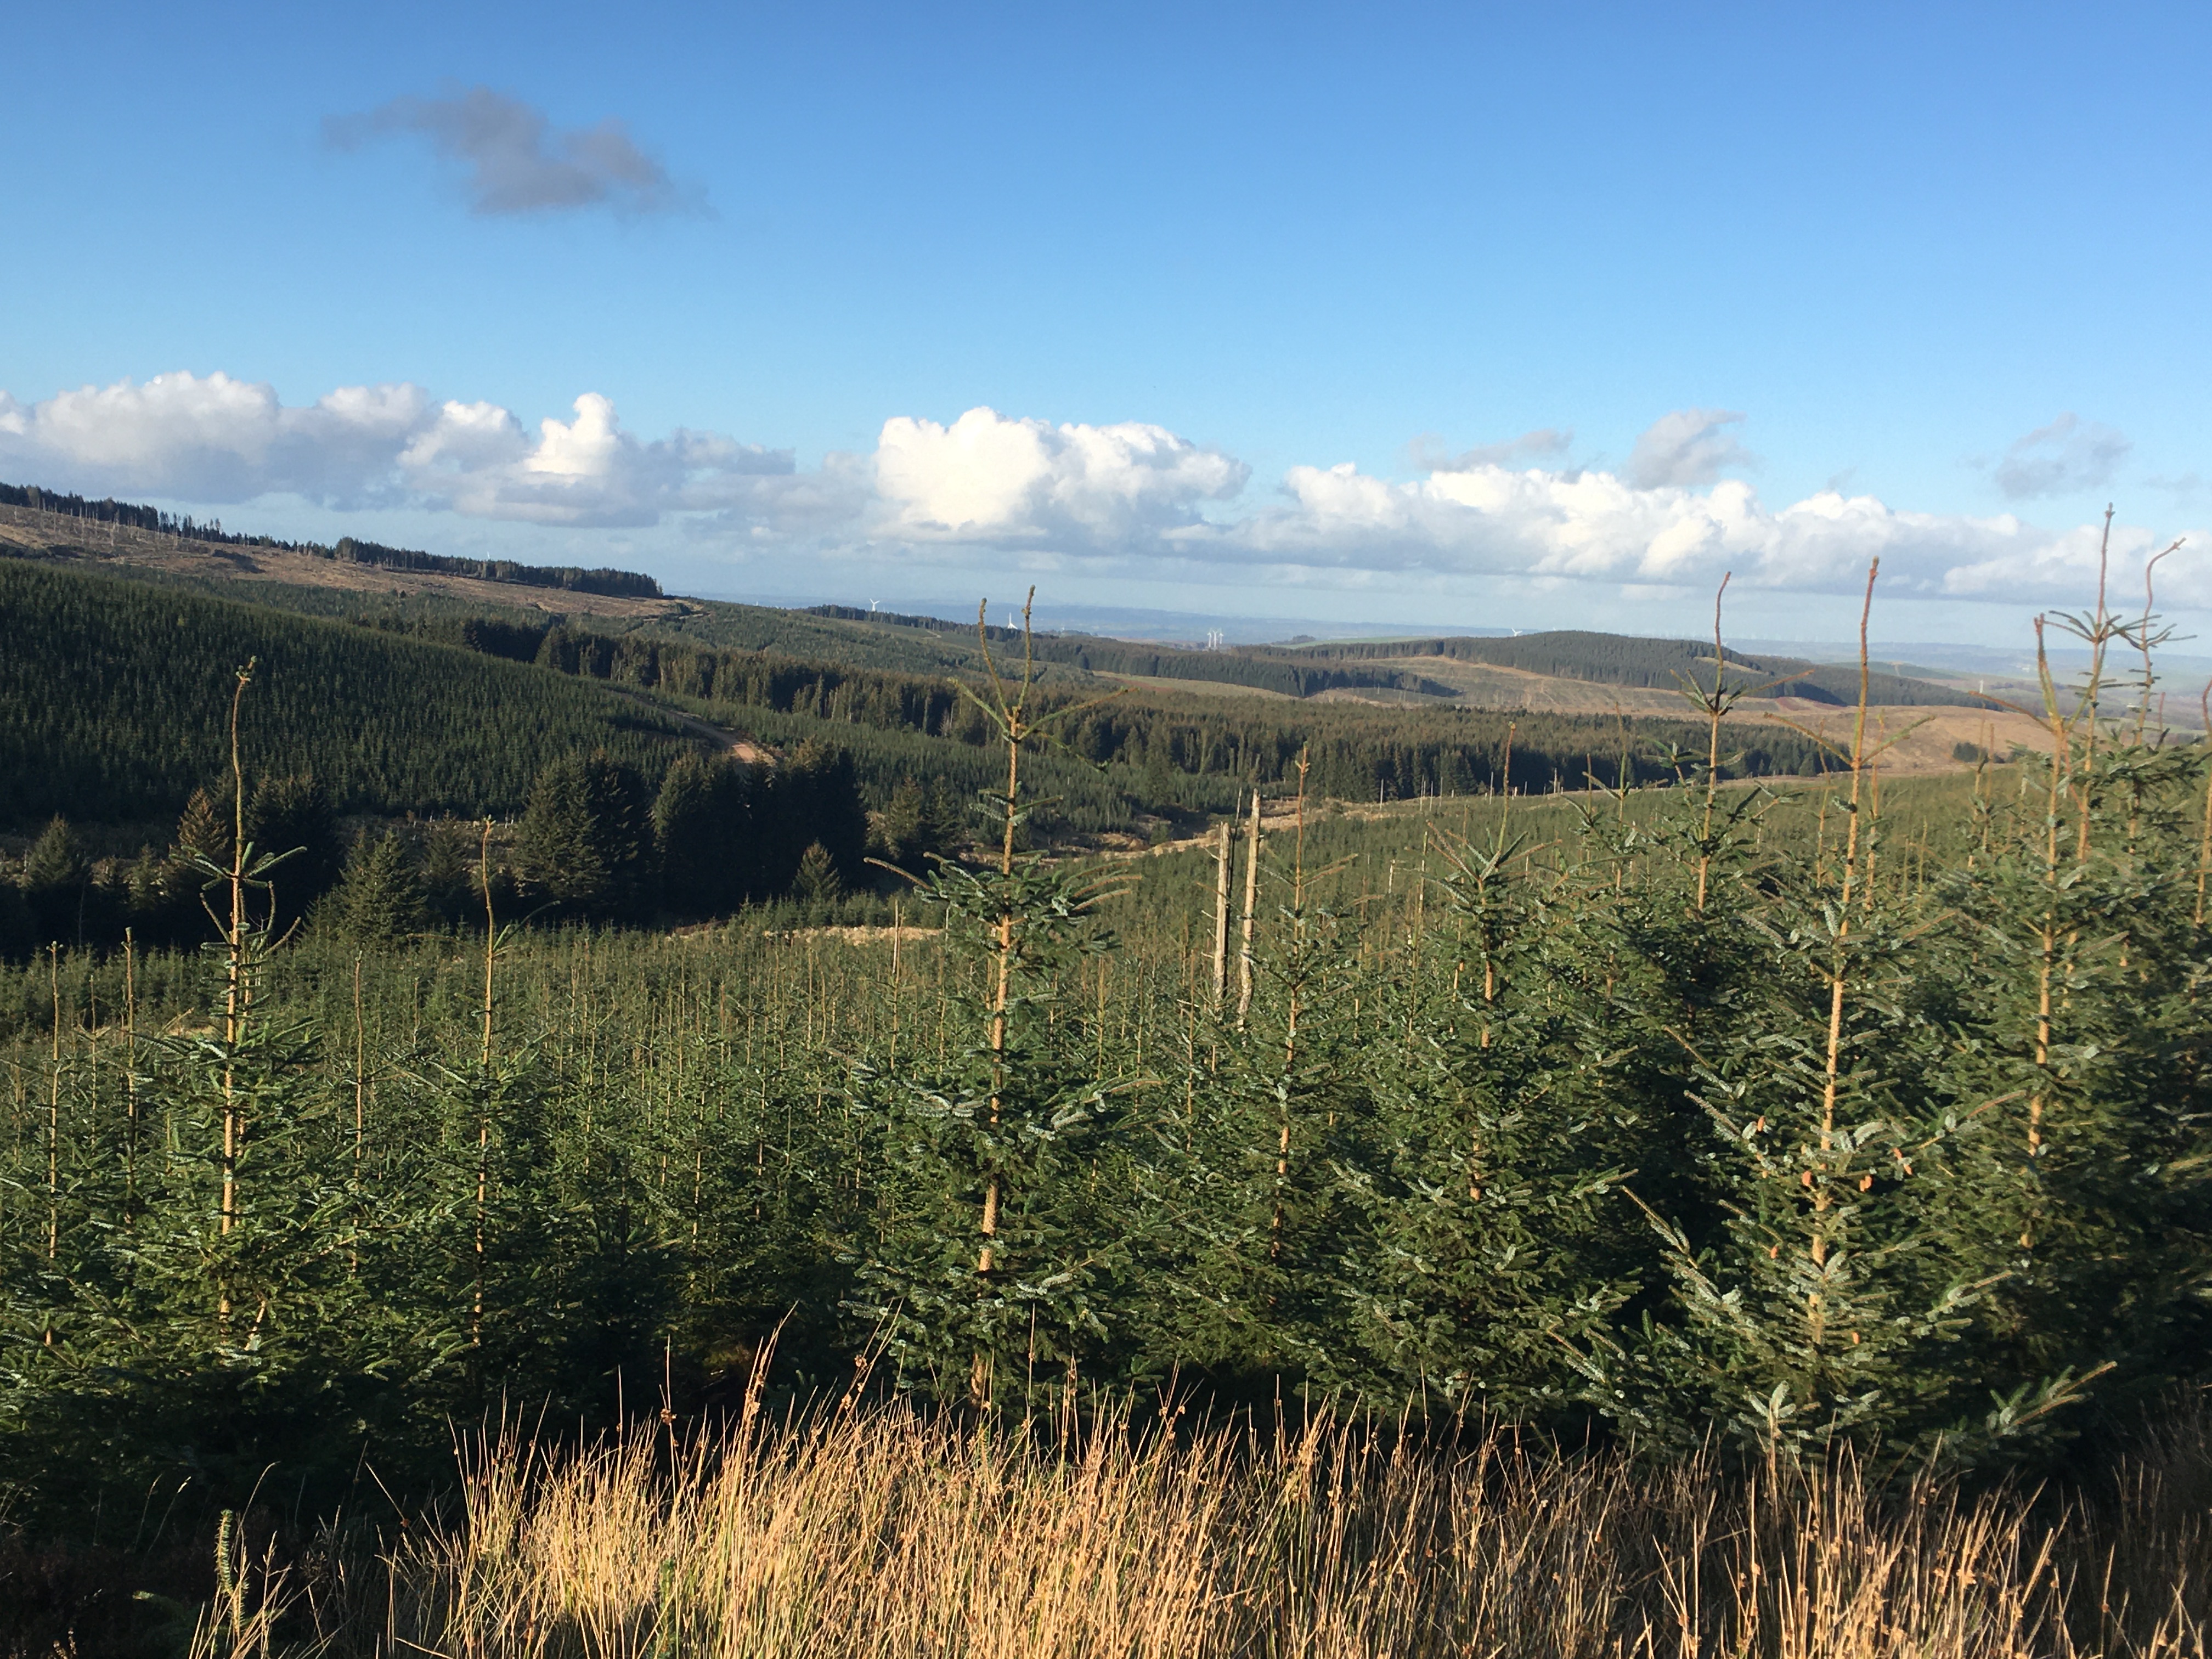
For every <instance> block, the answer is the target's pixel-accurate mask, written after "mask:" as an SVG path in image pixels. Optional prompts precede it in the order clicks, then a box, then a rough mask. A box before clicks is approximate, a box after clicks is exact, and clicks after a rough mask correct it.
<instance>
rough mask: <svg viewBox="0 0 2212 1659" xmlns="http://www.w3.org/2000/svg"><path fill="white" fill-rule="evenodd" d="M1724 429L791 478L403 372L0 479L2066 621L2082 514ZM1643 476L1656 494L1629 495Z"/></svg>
mask: <svg viewBox="0 0 2212 1659" xmlns="http://www.w3.org/2000/svg"><path fill="white" fill-rule="evenodd" d="M1740 419H1741V416H1736V415H1734V414H1732V413H1729V411H1725V410H1723V411H1705V410H1682V411H1678V412H1677V413H1676V414H1674V415H1671V416H1667V417H1665V418H1664V419H1662V420H1661V421H1660V422H1656V423H1655V424H1654V426H1653V427H1652V428H1650V431H1648V432H1647V433H1646V434H1645V435H1644V439H1643V440H1642V441H1639V443H1638V452H1639V453H1640V454H1641V455H1642V459H1641V460H1640V461H1638V460H1636V459H1632V461H1631V463H1630V465H1627V466H1625V467H1623V468H1621V469H1620V470H1619V471H1605V470H1601V469H1598V468H1576V467H1571V466H1569V465H1565V464H1564V452H1565V449H1566V448H1567V447H1568V441H1567V440H1566V439H1565V437H1564V436H1561V435H1558V434H1554V433H1552V432H1549V431H1545V432H1539V433H1533V434H1529V435H1525V436H1523V437H1522V438H1519V439H1516V440H1513V441H1510V442H1509V443H1506V444H1501V445H1493V446H1486V447H1478V448H1475V449H1473V450H1469V451H1468V452H1466V453H1462V454H1460V455H1458V456H1455V457H1450V458H1447V459H1431V460H1429V462H1428V464H1427V467H1426V470H1425V472H1424V473H1423V474H1422V475H1421V476H1418V477H1412V478H1407V479H1397V478H1387V477H1376V476H1375V475H1372V474H1370V473H1366V472H1363V471H1360V470H1359V469H1358V467H1357V466H1355V465H1352V464H1350V463H1346V464H1343V465H1335V466H1315V465H1297V466H1292V467H1291V468H1290V469H1289V470H1288V471H1286V472H1285V474H1284V475H1283V477H1282V479H1281V482H1280V489H1279V491H1278V492H1277V493H1275V494H1274V495H1272V496H1271V497H1266V498H1262V499H1261V500H1260V501H1256V502H1255V501H1249V500H1248V499H1246V498H1245V490H1246V488H1247V485H1248V484H1249V481H1250V469H1249V467H1248V466H1247V465H1245V464H1244V463H1243V461H1241V460H1238V459H1236V458H1235V457H1233V456H1230V455H1225V454H1223V453H1220V452H1218V451H1217V450H1213V449H1210V448H1206V447H1203V446H1201V445H1200V444H1197V443H1194V442H1193V441H1190V440H1189V439H1188V438H1186V437H1183V436H1182V435H1179V434H1177V433H1175V432H1173V431H1171V430H1170V429H1168V428H1165V427H1161V426H1156V425H1152V424H1149V423H1146V422H1135V421H1129V422H1115V423H1111V424H1101V425H1088V424H1084V423H1080V422H1066V423H1060V424H1055V423H1054V422H1048V421H1045V420H1040V419H1036V418H1029V417H1021V416H1007V415H1001V414H1000V413H998V412H997V411H996V410H991V409H987V408H977V409H971V410H968V411H967V412H966V413H965V414H963V415H961V416H958V417H957V419H954V420H952V421H951V422H949V423H940V422H938V421H936V420H932V419H927V418H922V417H919V416H895V417H893V418H891V419H890V420H887V421H885V422H884V424H883V427H882V428H881V431H880V433H879V435H878V439H877V442H876V445H875V447H874V449H873V451H872V453H865V454H842V453H832V454H830V455H829V456H827V457H825V458H824V459H823V461H822V463H821V464H820V465H818V466H815V467H811V468H809V469H807V470H805V471H800V470H799V469H798V468H797V467H796V466H795V465H793V456H792V453H791V452H790V451H788V450H769V449H765V448H763V447H759V446H757V445H751V444H744V443H740V442H738V441H736V440H735V439H732V438H729V437H726V436H723V435H719V434H715V433H711V432H698V431H687V430H681V429H679V430H678V431H676V432H673V433H671V434H670V435H667V436H665V437H659V438H645V437H640V436H639V435H636V434H634V433H632V432H630V431H629V430H628V429H627V428H625V427H624V426H623V423H622V421H621V419H620V417H619V416H618V414H617V410H616V408H615V405H614V404H613V403H612V402H611V400H609V399H608V398H605V397H604V396H601V395H599V394H598V393H596V392H586V393H585V394H584V395H583V396H581V397H580V398H576V399H575V400H574V405H573V406H572V408H571V409H570V410H567V411H565V412H563V413H562V414H561V415H558V416H551V417H548V418H545V419H543V420H540V421H538V422H536V423H535V424H534V425H532V424H527V423H526V422H524V421H523V420H522V419H520V417H518V416H516V415H515V414H514V413H513V411H512V410H508V409H507V408H505V407H503V406H501V404H495V403H489V402H464V401H460V400H457V399H441V398H435V397H433V396H432V395H431V394H430V393H429V392H427V391H425V390H424V389H422V387H419V386H411V385H407V384H404V383H403V384H397V385H387V386H348V387H341V388H339V389H338V390H337V391H335V392H331V393H329V394H328V395H327V396H325V397H323V398H318V399H317V400H316V401H315V402H313V403H312V404H298V405H292V404H284V403H283V402H282V401H281V400H280V399H279V398H278V397H277V395H276V392H275V390H274V389H273V388H271V387H270V386H266V385H263V384H259V383H257V382H251V381H244V380H233V379H231V378H230V377H228V376H227V375H224V374H210V375H207V376H204V377H201V376H196V375H193V374H164V375H159V376H156V377H155V378H154V379H153V380H148V381H145V382H144V383H143V384H140V383H137V382H134V381H131V380H122V381H118V382H117V383H116V384H114V385H112V386H97V387H95V386H87V387H84V388H82V389H81V390H78V391H74V392H64V393H62V394H60V395H58V396H57V397H53V398H48V399H46V400H45V401H44V402H40V403H33V404H25V403H21V402H18V401H17V400H15V398H10V397H9V396H8V395H7V394H6V393H5V392H0V477H4V478H7V479H9V481H10V482H20V483H41V484H46V485H49V486H52V487H53V488H57V489H81V490H84V491H87V492H88V493H91V494H94V495H108V494H113V495H122V496H125V497H131V496H137V497H144V496H154V497H157V498H161V499H164V500H170V501H190V502H194V503H202V502H205V503H218V502H219V503H226V504H227V503H234V502H240V501H251V500H252V499H253V498H254V497H256V496H258V495H270V494H290V495H298V496H301V497H304V498H305V499H307V500H308V501H314V502H317V503H319V504H321V505H323V506H325V507H331V508H336V509H339V510H348V509H355V508H365V507H368V508H374V507H411V508H415V509H418V510H420V509H424V508H428V509H435V510H445V511H449V512H453V513H459V514H465V515H467V516H469V517H472V518H477V519H489V520H510V521H515V522H519V523H523V524H532V525H542V526H556V527H580V528H589V527H593V526H602V527H621V526H650V525H653V524H654V523H657V522H659V521H662V520H668V519H671V518H673V519H676V520H679V521H680V522H681V524H682V525H683V526H684V530H685V532H686V533H687V535H688V536H689V537H690V538H692V539H693V540H694V541H695V542H696V543H697V544H700V545H701V546H702V547H707V546H713V547H720V548H722V549H724V550H738V551H744V552H749V553H750V552H757V553H760V554H762V555H764V556H785V557H789V556H806V557H813V558H833V559H835V558H851V559H854V560H859V561H864V562H865V561H868V560H881V559H885V558H927V559H930V560H933V561H936V562H944V563H948V564H969V565H974V564H981V563H986V562H988V563H996V564H1004V563H1005V562H1008V561H1012V562H1017V563H1021V564H1026V565H1030V566H1050V565H1054V564H1057V565H1060V566H1061V567H1063V568H1081V569H1084V570H1086V571H1089V572H1091V573H1092V574H1132V575H1139V574H1140V575H1143V576H1146V577H1147V578H1150V579H1154V580H1186V579H1189V580H1208V581H1215V582H1219V581H1224V580H1232V581H1234V580H1242V581H1253V580H1280V581H1290V582H1304V583H1308V584H1314V585H1336V586H1352V585H1375V584H1392V583H1398V584H1402V585H1405V586H1412V587H1418V588H1421V589H1423V590H1433V589H1437V588H1439V587H1441V588H1443V589H1444V590H1449V588H1451V586H1453V585H1454V584H1478V583H1483V582H1488V581H1493V580H1498V579H1510V580H1519V581H1522V582H1535V583H1540V584H1544V585H1571V584H1587V585H1589V586H1591V587H1592V589H1593V591H1595V590H1597V589H1605V590H1609V591H1611V592H1624V591H1635V592H1672V593H1686V592H1692V591H1697V590H1707V591H1709V590H1710V587H1711V584H1712V583H1713V582H1715V581H1717V580H1718V579H1719V576H1720V574H1721V573H1722V572H1723V571H1732V572H1734V573H1735V578H1736V580H1737V581H1738V582H1739V583H1740V584H1742V585H1746V586H1760V587H1765V588H1769V589H1773V590H1781V591H1801V592H1853V591H1856V589H1857V586H1858V584H1859V583H1860V582H1861V581H1862V580H1863V579H1864V575H1865V571H1866V567H1867V562H1868V561H1869V559H1871V558H1874V557H1876V556H1879V557H1880V558H1881V562H1882V570H1883V573H1884V580H1885V586H1887V587H1889V588H1890V589H1891V590H1892V591H1893V592H1908V593H1913V594H1917V595H1921V596H1923V597H1927V598H1930V599H1943V598H1953V599H2005V600H2019V601H2021V602H2025V603H2031V604H2055V605H2068V606H2071V605H2079V604H2081V603H2083V602H2084V601H2085V600H2086V599H2087V597H2088V596H2089V595H2090V594H2091V593H2092V592H2093V587H2094V583H2095V580H2096V574H2097V529H2096V527H2095V526H2079V525H2059V526H2055V527H2044V526H2038V525H2035V524H2033V523H2032V522H2030V521H2028V520H2025V519H2023V518H2021V517H2020V516H2018V515H2016V514H2014V513H1997V514H1994V515H1989V516H1976V515H1971V514H1963V513H1927V512H1917V511H1912V510H1910V509H1907V508H1904V507H1897V506H1893V505H1892V504H1890V503H1888V502H1886V501H1881V500H1880V499H1878V498H1877V497H1875V496H1874V495H1866V494H1846V493H1844V491H1843V490H1842V489H1823V490H1820V491H1818V492H1816V493H1814V494H1813V495H1808V496H1807V497H1805V498H1804V499H1802V500H1801V501H1791V502H1788V503H1786V504H1782V505H1769V504H1768V503H1767V502H1766V501H1764V500H1763V499H1762V498H1761V497H1760V495H1759V492H1758V491H1757V489H1754V488H1753V485H1751V484H1750V483H1746V482H1744V481H1742V480H1741V479H1735V478H1726V477H1721V478H1717V479H1715V478H1712V477H1710V476H1709V475H1711V473H1712V472H1713V471H1715V470H1716V469H1717V468H1720V467H1722V466H1723V465H1727V464H1729V458H1730V457H1738V458H1740V455H1741V452H1740V451H1739V450H1737V449H1736V448H1735V447H1734V446H1735V440H1734V439H1733V437H1731V436H1730V435H1729V434H1728V432H1727V431H1726V430H1725V429H1724V428H1727V427H1728V426H1729V425H1730V424H1732V423H1734V422H1736V421H1738V420H1740ZM2072 431H2073V429H2071V428H2069V433H2071V432H2072ZM2076 435H2078V434H2076ZM2067 441H2071V439H2070V437H2069V438H2068V439H2067ZM1655 471H1656V472H1658V473H1670V472H1671V473H1673V474H1674V475H1677V478H1678V481H1676V482H1661V483H1653V482H1650V481H1649V480H1650V475H1651V474H1652V473H1654V472H1655ZM2175 533H2177V529H2172V528H2170V529H2166V530H2163V531H2161V532H2159V533H2157V534H2156V535H2155V536H2154V533H2153V532H2152V531H2151V530H2150V529H2148V528H2146V527H2142V526H2135V527H2130V526H2116V527H2115V530H2114V534H2113V543H2112V551H2113V555H2114V559H2113V565H2112V583H2113V586H2112V591H2113V592H2115V593H2122V592H2128V593H2134V592H2140V591H2141V574H2140V573H2141V568H2142V561H2143V560H2144V559H2145V558H2147V557H2148V556H2149V554H2150V553H2151V552H2153V551H2154V550H2156V549H2157V548H2159V547H2162V546H2164V545H2165V544H2166V542H2167V541H2169V540H2171V539H2172V537H2173V535H2174V534H2175ZM2179 533H2181V534H2184V535H2185V536H2187V537H2188V545H2187V546H2186V548H2185V551H2184V555H2183V556H2182V557H2179V558H2177V559H2174V560H2172V561H2169V562H2167V563H2166V565H2163V566H2161V567H2160V572H2161V579H2160V586H2161V590H2162V596H2163V598H2164V599H2166V600H2167V601H2168V602H2171V603H2175V604H2178V605H2184V606H2188V607H2212V537H2207V536H2205V535H2203V533H2201V532H2191V531H2188V530H2186V529H2185V528H2180V529H2179Z"/></svg>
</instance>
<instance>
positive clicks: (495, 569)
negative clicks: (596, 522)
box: [0, 483, 661, 599]
mask: <svg viewBox="0 0 2212 1659" xmlns="http://www.w3.org/2000/svg"><path fill="white" fill-rule="evenodd" d="M0 507H15V508H17V509H18V510H19V511H20V512H21V513H26V514H28V515H30V517H31V519H32V526H31V527H33V528H44V529H46V531H47V532H49V533H50V534H52V535H54V536H56V537H57V538H58V539H59V540H60V542H61V544H64V545H78V544H82V545H88V546H90V547H92V548H94V549H96V548H97V546H98V544H99V542H100V538H101V537H102V535H103V533H106V534H107V535H108V536H109V538H110V539H111V542H114V541H118V540H119V532H123V531H125V530H129V531H135V532H138V533H139V534H141V535H150V536H155V537H167V538H170V539H171V540H173V541H176V542H186V541H191V542H199V543H202V544H205V545H207V546H209V547H210V548H260V549H264V550H269V551H271V552H284V553H300V554H305V555H307V556H308V557H310V558H317V559H327V560H330V561H331V562H335V563H338V564H358V565H369V566H373V567H374V568H378V569H380V570H397V571H403V572H407V573H410V574H417V575H423V574H431V575H441V576H465V577H469V578H471V579H473V580H477V581H490V582H512V583H513V584H515V585H517V586H523V587H550V588H556V589H559V590H561V591H562V592H575V593H601V594H605V595H607V596H609V597H610V598H617V599H659V598H660V597H661V592H660V584H659V582H657V581H655V580H653V578H652V577H650V576H647V575H644V574H641V573H639V572H637V571H635V570H609V569H605V568H600V569H592V570H584V569H579V568H576V567H574V566H573V565H537V564H519V563H517V562H514V561H513V560H512V559H471V558H460V557H455V556H451V555H447V554H441V553H424V552H420V551H417V550H415V549H412V548H404V547H386V546H385V545H384V544H382V543H380V542H365V541H358V540H356V539H355V538H353V537H351V536H341V537H340V538H338V539H337V542H336V543H334V544H330V545H325V544H323V543H321V542H288V541H280V540H278V539H277V538H275V537H273V536H242V535H238V534H234V533H233V532H229V531H226V530H225V529H224V528H223V527H222V520H214V521H213V522H211V523H207V524H202V523H199V522H197V520H193V519H191V518H185V517H179V516H177V515H175V514H173V513H165V512H163V511H162V510H161V508H159V507H149V506H146V505H144V504H143V503H141V502H137V501H115V500H113V499H112V498H108V499H103V500H100V501H88V500H87V499H86V498H85V497H83V496H82V495H57V494H55V493H54V492H53V491H51V490H47V489H40V487H39V486H38V485H36V484H8V483H0ZM40 517H44V518H45V519H46V520H50V521H52V522H49V523H48V524H46V525H44V526H40V525H39V524H38V523H37V520H38V519H39V518H40Z"/></svg>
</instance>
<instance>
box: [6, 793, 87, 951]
mask: <svg viewBox="0 0 2212 1659" xmlns="http://www.w3.org/2000/svg"><path fill="white" fill-rule="evenodd" d="M91 879H92V866H91V864H90V862H89V861H88V860H87V859H86V857H85V855H84V848H83V846H82V843H81V842H79V841H78V840H77V836H76V830H75V829H71V828H70V823H69V820H68V819H67V818H64V817H55V818H54V819H53V821H52V823H48V824H47V825H46V829H45V830H44V831H43V832H41V833H40V836H39V839H38V841H37V842H35V843H34V844H33V846H32V848H31V851H30V854H29V855H28V856H27V858H26V859H25V860H23V897H24V900H25V902H26V903H27V905H28V906H29V908H30V923H31V928H32V931H33V933H34V934H36V936H37V938H38V939H40V940H42V941H43V940H48V939H54V940H60V941H63V942H64V943H82V933H83V922H84V908H85V900H86V890H87V888H88V885H89V884H90V882H91Z"/></svg>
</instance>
